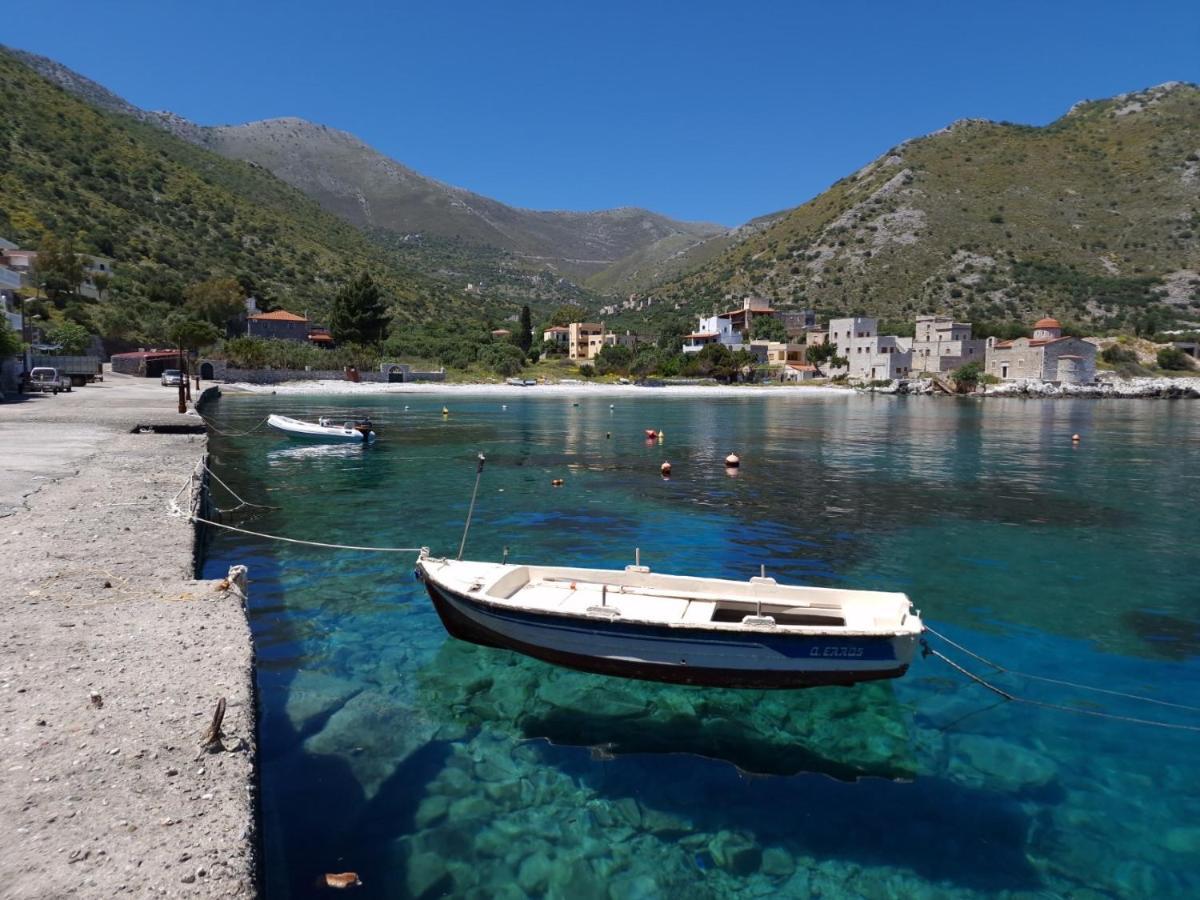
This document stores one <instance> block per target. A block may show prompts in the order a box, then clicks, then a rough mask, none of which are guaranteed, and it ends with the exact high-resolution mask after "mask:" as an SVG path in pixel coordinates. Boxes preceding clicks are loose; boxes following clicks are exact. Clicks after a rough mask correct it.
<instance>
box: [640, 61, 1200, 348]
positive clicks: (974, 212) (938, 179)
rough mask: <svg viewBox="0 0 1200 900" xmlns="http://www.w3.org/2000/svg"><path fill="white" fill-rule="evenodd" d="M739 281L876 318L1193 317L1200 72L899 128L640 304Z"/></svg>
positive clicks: (726, 291)
mask: <svg viewBox="0 0 1200 900" xmlns="http://www.w3.org/2000/svg"><path fill="white" fill-rule="evenodd" d="M745 294H758V295H763V296H767V297H770V298H773V300H774V301H775V302H776V304H778V305H780V306H784V307H787V306H797V307H814V308H816V309H817V310H818V311H820V312H822V313H825V314H831V313H841V314H848V313H855V314H874V315H878V316H881V317H884V318H887V319H890V320H897V319H907V318H910V317H911V316H912V315H914V314H916V313H920V312H948V313H952V314H954V315H956V316H962V317H967V318H973V319H976V320H979V319H989V320H997V319H1008V320H1020V321H1025V320H1028V319H1030V318H1031V317H1032V318H1036V317H1038V316H1040V315H1042V314H1043V313H1046V312H1049V313H1052V314H1054V315H1057V316H1059V317H1060V318H1066V319H1068V320H1074V321H1087V322H1091V323H1094V324H1096V325H1097V326H1100V327H1107V328H1117V327H1127V326H1128V324H1129V323H1130V322H1135V321H1136V322H1142V321H1144V320H1145V319H1147V317H1148V318H1150V319H1151V320H1156V321H1157V323H1158V324H1160V325H1161V324H1165V323H1166V322H1167V321H1171V320H1175V321H1193V322H1194V321H1200V88H1197V87H1196V86H1195V85H1184V84H1170V85H1163V86H1160V87H1157V88H1152V89H1149V90H1146V91H1142V92H1139V93H1136V94H1128V95H1124V96H1121V97H1117V98H1113V99H1111V100H1103V101H1096V102H1087V103H1083V104H1079V105H1077V106H1076V107H1075V108H1073V109H1072V110H1071V111H1070V112H1069V113H1067V114H1066V115H1065V116H1063V117H1062V118H1061V119H1059V120H1057V121H1055V122H1053V123H1052V124H1050V125H1048V126H1046V127H1031V126H1023V125H1012V124H1007V123H996V122H986V121H978V120H969V121H962V122H957V123H955V124H954V125H952V126H950V127H949V128H947V129H944V130H943V131H940V132H937V133H935V134H932V135H929V136H927V137H923V138H919V139H917V140H912V141H908V142H906V143H904V144H902V145H901V146H899V147H896V148H894V149H892V150H891V151H889V152H888V153H887V154H885V155H884V156H882V157H881V158H879V159H878V160H876V161H875V162H873V163H871V164H870V165H868V166H866V167H865V168H863V169H862V170H860V171H859V172H856V173H854V174H853V175H851V176H849V177H847V178H844V179H842V180H841V181H839V182H837V183H836V184H834V185H833V186H832V187H830V188H829V190H827V191H825V192H824V193H823V194H821V195H820V196H818V197H816V198H814V199H813V200H811V201H810V202H808V203H806V204H804V205H803V206H800V207H798V208H796V209H794V210H791V211H790V212H789V213H787V214H786V215H785V216H783V217H782V218H781V219H779V220H778V221H777V222H776V223H775V224H774V225H772V226H770V227H768V228H766V229H764V230H762V231H761V232H759V233H757V234H753V235H751V236H750V237H749V238H748V239H747V240H745V241H744V242H742V243H740V244H738V245H737V246H734V247H732V248H731V249H729V250H727V251H725V252H724V253H722V254H721V255H719V256H718V257H717V258H716V259H714V260H711V261H709V262H707V263H705V264H704V265H703V266H702V267H701V268H700V269H699V270H698V271H695V272H693V273H692V274H690V275H686V276H683V277H680V278H678V279H676V280H674V281H671V282H669V283H667V284H663V285H661V286H659V287H658V288H656V289H654V290H652V291H651V292H650V297H649V300H648V302H645V303H644V309H643V310H642V313H643V314H648V315H650V316H651V317H662V316H665V315H667V314H668V311H671V312H673V311H674V310H676V309H678V310H682V311H685V312H689V313H690V312H693V311H696V310H707V309H711V308H712V306H713V305H714V304H716V303H722V302H725V299H726V298H727V297H729V296H733V297H740V296H742V295H745ZM1143 327H1144V326H1143Z"/></svg>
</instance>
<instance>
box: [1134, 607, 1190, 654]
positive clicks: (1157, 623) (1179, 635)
mask: <svg viewBox="0 0 1200 900" xmlns="http://www.w3.org/2000/svg"><path fill="white" fill-rule="evenodd" d="M1121 623H1122V624H1123V625H1125V626H1126V627H1127V628H1129V629H1130V630H1131V631H1132V632H1133V633H1134V634H1135V635H1137V637H1138V638H1140V639H1141V640H1142V641H1143V642H1144V643H1145V645H1146V647H1147V648H1148V649H1149V650H1150V652H1152V653H1154V654H1155V655H1157V656H1162V657H1164V658H1166V659H1174V660H1185V659H1189V658H1191V657H1195V656H1200V622H1197V621H1196V620H1194V619H1185V618H1182V617H1180V616H1173V615H1170V614H1168V613H1162V612H1154V611H1151V610H1146V609H1134V610H1130V611H1128V612H1125V613H1122V615H1121Z"/></svg>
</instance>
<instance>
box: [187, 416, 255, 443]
mask: <svg viewBox="0 0 1200 900" xmlns="http://www.w3.org/2000/svg"><path fill="white" fill-rule="evenodd" d="M192 412H193V413H195V414H196V416H197V417H198V418H200V419H202V420H203V421H204V424H205V425H207V426H208V427H209V428H211V429H212V430H213V431H215V432H216V433H217V434H219V435H221V437H245V436H246V435H248V434H254V432H256V431H258V429H260V428H262V427H263V426H264V425H266V424H267V419H263V420H262V421H261V422H259V423H258V424H257V425H255V426H254V427H253V428H251V429H250V430H249V431H222V430H221V429H220V428H218V427H217V426H216V425H214V424H213V421H212V419H210V418H208V416H205V415H201V414H200V413H198V412H196V411H195V410H192ZM268 418H269V417H268Z"/></svg>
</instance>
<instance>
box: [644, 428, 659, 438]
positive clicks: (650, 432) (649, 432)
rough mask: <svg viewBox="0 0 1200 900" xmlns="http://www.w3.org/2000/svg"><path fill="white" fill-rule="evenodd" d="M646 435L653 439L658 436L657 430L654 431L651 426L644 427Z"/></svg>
mask: <svg viewBox="0 0 1200 900" xmlns="http://www.w3.org/2000/svg"><path fill="white" fill-rule="evenodd" d="M646 437H648V438H650V439H654V438H656V437H658V432H657V431H655V430H654V429H653V428H647V429H646Z"/></svg>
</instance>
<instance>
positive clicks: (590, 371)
mask: <svg viewBox="0 0 1200 900" xmlns="http://www.w3.org/2000/svg"><path fill="white" fill-rule="evenodd" d="M579 374H580V375H582V376H583V377H584V378H593V377H594V376H595V375H596V367H595V366H593V365H592V364H591V363H584V364H583V365H582V366H580V367H579Z"/></svg>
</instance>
